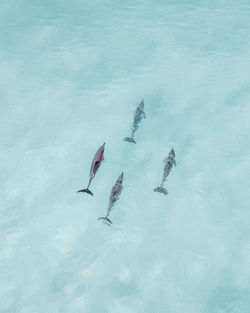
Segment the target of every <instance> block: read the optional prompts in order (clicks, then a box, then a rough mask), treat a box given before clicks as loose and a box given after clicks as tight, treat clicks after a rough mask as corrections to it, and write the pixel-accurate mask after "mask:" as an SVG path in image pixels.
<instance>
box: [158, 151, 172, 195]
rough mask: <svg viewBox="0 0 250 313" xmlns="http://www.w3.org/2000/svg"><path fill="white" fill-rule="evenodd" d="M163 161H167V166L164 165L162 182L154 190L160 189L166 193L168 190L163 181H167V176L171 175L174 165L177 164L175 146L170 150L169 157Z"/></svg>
mask: <svg viewBox="0 0 250 313" xmlns="http://www.w3.org/2000/svg"><path fill="white" fill-rule="evenodd" d="M163 162H165V166H164V171H163V177H162V182H161V185H160V187H157V188H155V189H154V191H158V192H161V193H164V194H165V195H166V194H167V193H168V191H167V190H166V189H165V188H163V183H164V182H165V181H166V178H167V176H168V175H169V173H170V171H171V169H172V167H173V165H175V166H176V161H175V152H174V149H173V148H172V149H171V151H170V152H169V154H168V157H167V158H165V159H164V161H163Z"/></svg>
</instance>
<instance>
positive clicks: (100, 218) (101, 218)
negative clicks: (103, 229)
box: [97, 216, 112, 225]
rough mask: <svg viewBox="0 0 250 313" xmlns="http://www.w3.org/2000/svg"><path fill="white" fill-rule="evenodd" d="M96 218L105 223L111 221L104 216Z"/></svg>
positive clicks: (109, 223) (108, 223)
mask: <svg viewBox="0 0 250 313" xmlns="http://www.w3.org/2000/svg"><path fill="white" fill-rule="evenodd" d="M97 220H103V222H104V223H105V224H107V225H111V224H112V222H111V220H110V219H109V218H107V217H106V216H105V217H99V218H98V219H97Z"/></svg>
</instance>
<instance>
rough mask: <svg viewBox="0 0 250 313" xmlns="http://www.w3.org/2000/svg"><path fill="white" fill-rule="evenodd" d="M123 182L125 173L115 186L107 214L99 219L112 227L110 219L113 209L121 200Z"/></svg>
mask: <svg viewBox="0 0 250 313" xmlns="http://www.w3.org/2000/svg"><path fill="white" fill-rule="evenodd" d="M122 181H123V173H121V175H120V176H119V177H118V178H117V181H116V183H115V184H114V186H113V188H112V190H111V193H110V196H109V206H108V210H107V214H106V215H105V216H104V217H99V218H98V220H103V222H104V223H106V224H108V225H110V224H112V222H111V220H110V219H109V218H108V216H109V213H110V211H111V209H112V208H113V206H114V204H115V202H116V201H117V200H118V199H119V196H120V194H121V192H122V189H123V187H122Z"/></svg>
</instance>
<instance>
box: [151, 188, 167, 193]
mask: <svg viewBox="0 0 250 313" xmlns="http://www.w3.org/2000/svg"><path fill="white" fill-rule="evenodd" d="M154 191H157V192H161V193H164V195H166V194H167V193H168V191H167V189H166V188H163V187H157V188H155V189H154Z"/></svg>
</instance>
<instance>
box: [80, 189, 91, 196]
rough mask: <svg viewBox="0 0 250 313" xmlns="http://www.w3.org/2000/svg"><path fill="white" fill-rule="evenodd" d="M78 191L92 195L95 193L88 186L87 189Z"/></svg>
mask: <svg viewBox="0 0 250 313" xmlns="http://www.w3.org/2000/svg"><path fill="white" fill-rule="evenodd" d="M77 192H86V193H88V194H90V195H91V196H93V193H92V192H91V191H90V190H89V189H88V188H87V189H82V190H78V191H77Z"/></svg>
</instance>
